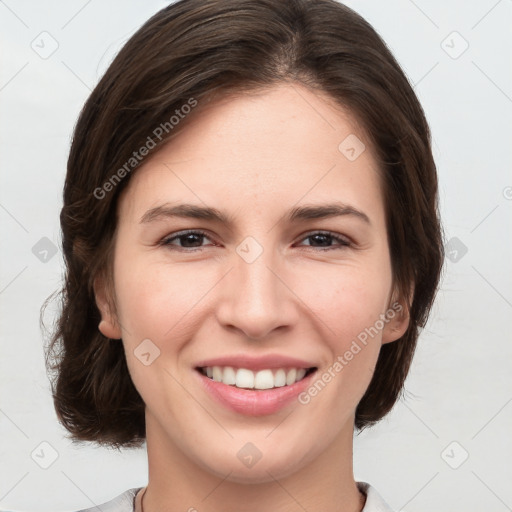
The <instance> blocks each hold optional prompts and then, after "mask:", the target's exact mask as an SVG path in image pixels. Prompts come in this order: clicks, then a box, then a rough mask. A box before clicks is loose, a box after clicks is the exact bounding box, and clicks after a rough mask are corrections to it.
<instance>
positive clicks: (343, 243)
mask: <svg viewBox="0 0 512 512" xmlns="http://www.w3.org/2000/svg"><path fill="white" fill-rule="evenodd" d="M187 235H199V236H204V237H206V238H210V236H209V235H208V233H206V232H205V231H201V230H189V231H180V232H178V233H176V234H173V235H172V236H168V237H165V238H164V239H162V240H161V241H160V242H159V245H162V246H164V247H172V250H179V251H184V252H197V251H202V250H203V247H179V246H173V245H171V242H172V241H174V240H176V239H179V238H182V237H185V236H187ZM316 235H325V236H328V237H330V238H332V240H334V241H336V242H338V243H339V246H335V247H312V246H305V247H312V248H313V249H319V250H320V251H330V250H333V249H343V248H345V247H351V246H352V243H351V242H350V241H349V240H347V239H345V238H343V237H341V236H339V235H337V234H336V233H333V232H331V231H312V232H311V233H308V234H307V236H305V237H303V238H302V239H301V240H305V239H307V238H311V237H313V236H316Z"/></svg>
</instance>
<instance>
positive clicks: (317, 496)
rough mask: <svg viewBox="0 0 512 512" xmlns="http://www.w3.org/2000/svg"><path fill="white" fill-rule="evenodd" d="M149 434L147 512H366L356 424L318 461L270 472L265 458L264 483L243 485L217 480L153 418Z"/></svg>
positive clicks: (231, 478) (227, 477)
mask: <svg viewBox="0 0 512 512" xmlns="http://www.w3.org/2000/svg"><path fill="white" fill-rule="evenodd" d="M146 432H147V449H148V461H149V468H148V469H149V482H148V485H147V487H146V490H145V493H144V495H143V498H144V499H143V501H142V505H143V512H156V511H170V510H186V511H190V512H193V511H194V510H196V511H200V512H215V511H218V510H222V511H223V512H238V511H239V510H244V512H260V511H261V510H272V511H275V512H304V510H308V512H360V511H361V510H362V509H363V507H364V502H365V497H364V495H363V494H362V493H360V491H359V490H358V488H357V485H356V482H355V481H354V477H353V467H352V437H353V426H352V425H351V424H350V425H347V428H344V429H342V431H341V433H340V435H338V437H336V438H335V440H334V441H333V443H331V445H329V447H328V448H327V449H326V450H325V451H324V452H323V453H321V454H320V456H318V457H316V458H315V459H314V460H311V461H309V462H307V463H302V462H301V461H294V462H293V465H292V466H291V467H290V468H289V470H288V471H282V470H281V467H280V469H276V468H275V467H272V468H270V467H269V466H267V467H265V466H264V465H263V464H261V463H264V460H265V459H264V457H262V459H261V460H260V461H259V462H258V463H257V464H258V465H260V468H259V469H260V471H259V473H258V477H257V478H255V479H250V480H245V481H237V477H236V474H235V473H234V472H233V471H228V472H227V473H226V474H221V475H219V474H215V472H214V471H212V470H211V468H210V470H209V468H208V467H206V466H205V465H204V463H203V464H201V461H197V463H196V462H195V461H193V460H191V458H190V457H188V456H186V455H185V453H184V452H183V451H182V450H181V449H180V447H179V446H177V445H176V444H175V443H173V442H172V441H171V440H170V439H169V436H168V435H166V433H165V432H164V430H163V429H161V428H160V425H159V424H158V422H157V421H156V419H155V418H152V417H149V416H148V415H147V416H146ZM254 468H256V466H254ZM254 476H256V474H254Z"/></svg>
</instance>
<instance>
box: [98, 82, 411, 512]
mask: <svg viewBox="0 0 512 512" xmlns="http://www.w3.org/2000/svg"><path fill="white" fill-rule="evenodd" d="M350 134H355V135H356V136H357V137H358V138H359V139H360V140H362V141H363V142H364V143H365V145H366V150H365V151H364V152H363V153H362V154H361V155H360V156H359V157H358V158H357V159H356V160H355V161H350V160H349V159H347V158H346V157H345V155H344V154H343V153H342V152H340V150H339V149H338V146H339V144H340V143H341V142H342V141H343V140H344V139H345V138H346V137H347V136H348V135H350ZM335 201H337V202H342V203H344V204H346V205H350V206H351V207H352V208H354V209H357V210H359V211H361V212H364V214H365V215H367V217H368V218H369V221H370V222H369V223H368V222H365V221H364V220H362V219H361V218H360V217H358V216H357V215H351V214H348V215H343V216H338V217H332V218H323V219H313V220H300V221H296V222H294V223H289V222H287V221H285V220H280V219H282V218H283V216H284V215H285V214H286V213H287V212H288V210H290V209H291V208H294V207H297V206H303V205H313V204H315V205H317V204H325V203H331V202H335ZM183 202H186V203H192V204H196V205H199V206H210V207H215V208H217V209H219V210H222V211H224V212H226V213H227V214H229V215H231V216H232V218H233V224H232V225H231V226H226V225H223V224H219V223H217V222H215V221H210V220H201V219H199V220H198V219H185V218H165V217H161V218H158V219H155V220H154V221H153V222H148V223H141V222H140V219H141V217H142V216H143V215H144V214H145V213H146V212H147V211H148V210H150V209H152V208H155V207H157V206H159V205H162V204H165V203H169V204H171V205H175V204H177V203H183ZM118 216H119V223H118V230H117V232H116V242H115V254H114V288H115V303H116V308H117V316H116V315H111V314H110V313H109V311H110V310H109V308H108V302H107V299H106V296H107V294H106V291H105V289H104V287H103V286H102V285H101V282H98V283H97V286H96V300H97V303H98V307H99V308H100V310H101V312H102V322H101V324H100V326H99V328H100V330H101V332H102V333H103V334H104V335H105V336H107V337H109V338H113V339H122V343H123V344H124V347H125V352H126V357H127V363H128V368H129V371H130V374H131V377H132V379H133V382H134V384H135V386H136V388H137V390H138V391H139V393H140V395H141V396H142V398H143V399H144V402H145V404H146V428H147V449H148V460H149V483H148V486H147V490H146V493H145V495H144V501H143V506H144V511H145V512H154V511H157V510H158V511H167V510H168V511H171V510H172V511H177V510H183V511H187V510H189V509H190V508H191V507H195V508H196V509H197V510H198V511H199V512H210V511H211V512H214V511H219V510H223V511H225V512H235V511H239V510H244V511H246V512H257V511H261V510H273V511H277V512H299V511H300V512H303V510H304V509H306V510H308V511H309V512H320V511H322V512H340V511H344V512H349V511H350V512H355V511H360V510H361V509H362V507H363V505H364V497H362V495H361V494H360V493H359V491H358V489H357V487H356V484H355V481H354V476H353V468H352V437H353V429H354V416H355V409H356V406H357V404H358V402H359V401H360V399H361V397H362V396H363V394H364V392H365V390H366V389H367V387H368V385H369V383H370V380H371V377H372V374H373V371H374V367H375V364H376V361H377V357H378V354H379V350H380V347H381V345H382V344H383V343H390V342H393V341H395V340H397V339H398V338H400V337H401V336H402V335H403V334H404V332H405V331H406V329H407V325H408V321H409V319H408V316H407V314H406V313H405V308H404V310H403V312H402V314H400V315H398V314H397V315H395V316H394V318H393V319H392V320H390V321H389V322H387V323H386V324H385V326H384V328H383V329H382V330H381V331H380V332H379V334H378V335H376V336H374V337H373V338H371V339H369V342H368V344H367V345H366V346H365V347H364V348H363V349H362V350H361V351H360V352H359V353H358V354H357V355H355V356H354V358H353V359H352V360H351V361H350V362H349V363H348V364H347V365H346V366H344V368H343V370H342V371H341V372H339V373H337V374H336V377H335V378H333V379H332V380H331V382H329V384H328V385H326V386H325V388H324V389H323V390H322V391H321V392H320V393H318V395H317V396H316V397H314V399H312V400H311V401H310V402H309V403H308V404H306V405H302V404H300V403H298V402H296V401H294V402H293V403H292V404H290V405H288V406H287V407H285V408H284V409H281V410H279V411H278V412H277V413H274V414H270V415H265V416H259V417H248V416H244V415H241V414H238V413H235V412H232V411H230V410H228V409H226V408H224V407H223V406H222V405H219V404H218V403H217V402H215V401H213V400H212V399H211V398H210V396H209V395H208V394H207V393H206V392H205V391H204V390H203V388H202V387H201V386H200V385H198V379H197V376H196V375H195V374H194V372H195V370H194V366H195V364H196V363H197V362H198V361H200V360H202V359H205V358H213V357H218V356H224V355H230V354H241V353H246V354H251V355H263V354H269V353H271V354H285V355H290V356H292V357H293V356H296V357H300V358H303V359H306V360H307V361H311V362H312V363H314V365H315V366H317V367H318V368H319V370H318V374H319V375H321V374H322V373H323V372H325V371H327V369H328V368H329V367H330V366H332V364H333V362H334V361H335V360H336V358H337V357H338V356H339V355H342V354H344V353H345V352H346V351H347V350H348V349H349V347H350V345H351V343H352V342H353V340H354V339H356V337H357V335H358V334H359V333H361V332H363V331H364V330H365V328H369V327H370V326H373V325H375V323H376V320H377V319H378V318H379V315H381V314H386V311H388V310H389V308H390V306H391V304H392V302H393V301H394V298H393V297H392V295H393V291H394V290H393V280H392V273H391V261H390V255H389V247H388V241H387V234H386V225H385V216H384V202H383V195H382V190H381V184H380V177H379V173H378V170H377V165H376V162H375V159H374V157H373V154H372V151H371V147H370V143H369V141H367V140H366V138H365V135H364V133H363V132H362V131H361V130H360V128H359V127H358V125H357V123H356V122H355V119H354V118H353V117H352V116H351V115H350V113H349V112H347V111H345V110H343V109H341V108H340V107H337V108H336V106H335V105H334V103H332V101H330V100H329V98H327V97H325V96H323V95H321V94H320V93H318V91H316V92H312V91H310V90H309V89H307V88H305V87H303V86H301V85H298V84H293V85H292V84H280V85H278V86H274V87H272V88H271V89H267V90H265V91H263V92H261V91H260V92H259V93H256V94H255V93H251V94H250V95H241V96H237V97H231V98H225V99H224V100H221V101H218V102H216V103H213V104H211V105H208V106H207V108H205V109H203V111H202V112H201V114H200V115H199V116H197V117H196V118H194V119H193V120H192V121H191V122H190V123H189V124H188V125H187V126H186V127H185V129H184V130H183V131H181V132H179V133H178V135H177V136H176V137H175V138H174V139H173V140H172V141H171V142H170V143H169V144H167V145H166V146H165V147H164V148H163V149H162V150H161V151H159V152H158V153H156V154H155V155H154V156H153V157H152V158H151V159H150V160H148V161H147V162H146V163H145V165H143V166H142V167H140V168H139V170H137V172H136V174H135V175H134V176H133V177H132V178H131V182H130V183H129V185H128V187H127V188H126V189H125V190H124V191H123V194H122V196H121V198H120V201H119V204H118ZM187 229H194V230H196V229H200V230H203V231H206V232H207V233H208V236H206V237H201V236H200V235H199V236H197V237H196V238H195V239H193V241H192V243H191V242H190V241H189V243H188V245H186V244H187V239H184V238H183V237H182V238H181V239H174V240H173V241H172V242H171V244H172V245H162V244H160V243H159V242H161V241H162V240H163V239H169V238H172V237H171V236H170V235H174V234H176V233H178V232H180V231H182V230H187ZM318 230H322V231H330V232H333V233H334V234H335V236H337V235H339V236H342V237H343V238H344V240H345V241H348V242H349V245H345V244H343V243H341V244H340V243H339V242H337V241H336V240H335V239H333V238H329V237H327V238H326V239H322V238H320V240H318V239H317V238H315V237H313V238H311V234H312V233H313V234H314V233H315V232H316V231H318ZM248 236H251V237H253V238H254V239H255V240H256V241H257V242H258V243H259V245H260V246H261V248H262V249H263V252H262V253H261V255H260V256H259V257H258V258H257V259H256V260H255V261H253V262H252V263H248V262H247V261H245V260H244V259H243V258H242V257H240V256H239V254H238V253H237V251H236V249H237V247H238V246H239V245H240V244H241V242H242V241H243V240H244V239H245V238H246V237H248ZM198 248H199V249H200V250H197V249H198ZM326 248H327V249H329V250H326ZM251 250H254V249H251ZM187 251H189V252H187ZM392 299H393V300H392ZM144 339H150V340H151V341H152V343H154V344H155V345H156V346H157V347H158V348H159V350H160V356H159V357H158V358H156V359H155V360H154V361H153V362H152V363H151V364H150V365H148V366H146V365H144V364H142V363H141V361H140V360H139V359H138V358H137V357H136V356H135V355H134V350H135V349H136V348H137V346H138V345H139V344H140V343H141V341H142V340H144ZM247 442H251V443H253V444H254V445H255V446H256V447H257V448H258V449H259V451H260V452H261V453H262V457H261V459H260V460H259V461H258V462H257V463H256V464H255V465H254V466H252V467H250V468H248V467H246V466H245V465H244V464H242V463H241V462H240V460H239V459H238V457H237V452H238V451H239V450H240V449H241V448H242V447H243V446H244V445H245V444H246V443H247Z"/></svg>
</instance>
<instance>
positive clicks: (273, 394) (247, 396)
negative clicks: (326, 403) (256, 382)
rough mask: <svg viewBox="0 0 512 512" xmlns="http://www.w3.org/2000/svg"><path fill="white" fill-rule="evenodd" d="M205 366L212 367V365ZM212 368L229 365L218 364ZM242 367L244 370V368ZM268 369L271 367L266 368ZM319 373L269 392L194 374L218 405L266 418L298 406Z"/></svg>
mask: <svg viewBox="0 0 512 512" xmlns="http://www.w3.org/2000/svg"><path fill="white" fill-rule="evenodd" d="M223 361H225V360H223ZM237 364H238V363H237ZM233 365H234V363H233ZM205 366H210V364H207V365H205ZM211 366H229V365H228V364H218V365H211ZM291 366H293V365H291ZM240 367H241V368H242V367H243V366H240ZM301 367H302V366H301ZM266 368H269V367H268V366H266ZM317 371H318V370H315V371H314V372H311V373H310V374H309V375H306V376H305V377H304V378H303V379H302V380H300V381H299V382H295V383H294V384H292V385H291V386H283V387H279V388H273V389H268V390H253V389H240V388H237V387H235V386H230V385H228V384H223V383H222V382H217V381H214V380H213V379H210V378H209V377H207V376H206V375H203V374H202V373H201V372H199V371H198V370H197V369H196V370H194V374H195V375H197V378H198V379H200V384H201V385H202V386H203V389H204V390H205V391H206V392H207V393H208V394H209V395H210V396H211V397H212V398H213V399H214V400H215V401H216V402H217V403H219V404H221V405H223V406H224V407H226V408H228V409H230V410H231V411H234V412H236V413H239V414H244V415H246V416H264V415H269V414H274V413H276V412H277V411H279V410H280V409H283V408H284V407H285V406H287V405H289V404H290V403H292V402H293V401H296V402H297V405H298V399H297V397H298V395H299V394H300V393H302V392H303V391H304V390H305V389H306V388H308V387H309V386H310V385H311V381H312V379H313V377H314V376H315V375H316V374H317Z"/></svg>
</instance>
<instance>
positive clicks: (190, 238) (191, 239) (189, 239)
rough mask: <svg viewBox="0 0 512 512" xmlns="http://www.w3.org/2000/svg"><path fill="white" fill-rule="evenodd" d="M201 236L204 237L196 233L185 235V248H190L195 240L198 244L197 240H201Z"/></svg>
mask: <svg viewBox="0 0 512 512" xmlns="http://www.w3.org/2000/svg"><path fill="white" fill-rule="evenodd" d="M201 236H203V235H195V234H194V233H190V234H188V235H183V238H184V241H185V244H184V245H185V246H187V247H188V245H187V244H188V243H192V244H193V243H194V238H195V239H196V240H195V242H197V239H198V238H200V237H201Z"/></svg>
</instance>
